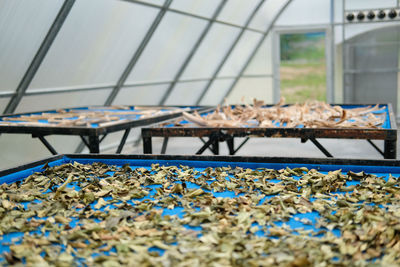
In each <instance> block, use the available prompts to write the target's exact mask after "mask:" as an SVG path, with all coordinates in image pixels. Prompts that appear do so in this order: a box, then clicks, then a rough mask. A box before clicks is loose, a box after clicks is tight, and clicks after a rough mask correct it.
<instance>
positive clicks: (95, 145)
mask: <svg viewBox="0 0 400 267" xmlns="http://www.w3.org/2000/svg"><path fill="white" fill-rule="evenodd" d="M138 106H140V107H146V108H152V107H154V108H163V107H165V108H171V107H177V108H186V107H191V108H197V109H196V110H197V111H200V112H202V111H206V110H210V109H211V107H208V106H151V105H138ZM96 107H108V106H86V107H71V108H63V109H81V108H96ZM54 111H55V110H45V111H35V112H25V113H16V114H6V115H2V116H0V119H1V118H4V117H10V116H20V115H31V114H37V113H43V112H54ZM193 111H194V109H193V110H191V111H190V112H193ZM181 115H182V113H181V112H177V113H174V114H165V115H162V114H161V115H157V116H153V117H148V118H144V119H138V120H128V121H123V122H121V123H115V124H112V125H108V126H102V127H86V126H62V127H60V126H59V127H57V126H23V125H0V134H2V133H7V134H31V135H32V138H38V139H39V140H40V141H41V142H42V143H43V145H44V146H45V147H46V148H47V149H48V150H49V151H50V152H51V153H52V154H53V155H56V154H58V153H57V151H56V150H55V148H54V147H53V146H52V145H51V144H50V143H49V142H48V141H47V139H46V138H45V137H46V136H49V135H75V136H79V137H80V138H81V140H82V142H83V143H84V144H85V145H86V147H87V148H88V149H89V152H90V153H100V143H101V142H102V141H103V140H104V138H106V136H107V135H108V134H109V133H113V132H118V131H124V135H123V136H122V138H121V141H120V143H119V145H118V148H117V150H116V153H117V154H119V153H121V151H122V149H123V147H124V145H125V143H126V140H127V138H128V136H129V133H130V131H131V128H136V127H141V126H148V125H151V124H155V123H160V122H162V121H165V120H169V119H173V118H177V117H179V116H181Z"/></svg>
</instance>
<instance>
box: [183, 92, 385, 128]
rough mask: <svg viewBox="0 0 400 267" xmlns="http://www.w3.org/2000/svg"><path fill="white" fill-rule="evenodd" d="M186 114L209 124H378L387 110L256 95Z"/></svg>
mask: <svg viewBox="0 0 400 267" xmlns="http://www.w3.org/2000/svg"><path fill="white" fill-rule="evenodd" d="M183 116H184V118H185V120H187V121H189V122H192V123H194V124H196V125H199V126H207V127H249V126H250V127H289V128H295V127H304V128H379V127H381V126H382V124H383V123H384V122H385V113H383V112H382V108H379V105H375V106H374V107H372V106H366V107H360V108H346V109H344V108H342V107H341V106H338V105H330V104H327V103H324V102H319V101H313V102H306V103H302V104H294V105H287V106H285V105H284V99H283V98H282V99H281V101H280V102H279V103H278V104H276V105H274V106H271V107H266V106H264V102H263V101H260V100H256V99H254V101H253V105H248V104H246V105H235V106H234V107H231V106H229V105H227V106H223V107H221V108H220V107H218V108H217V109H215V111H213V112H212V113H209V114H206V115H204V116H201V115H199V114H198V113H197V112H194V113H193V114H190V113H187V112H183ZM177 125H180V122H177ZM184 125H185V124H184ZM186 126H187V125H186Z"/></svg>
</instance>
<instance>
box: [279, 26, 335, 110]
mask: <svg viewBox="0 0 400 267" xmlns="http://www.w3.org/2000/svg"><path fill="white" fill-rule="evenodd" d="M275 36H276V38H275V40H276V42H275V46H276V50H278V51H279V53H276V54H275V55H276V56H275V60H276V63H277V64H275V70H274V71H275V75H276V76H275V77H276V78H277V77H279V78H278V79H276V81H275V92H274V94H275V97H274V98H275V101H278V100H279V99H280V98H281V97H284V99H285V103H288V104H294V103H304V102H305V101H309V100H311V101H312V100H318V101H325V102H332V99H333V95H332V88H333V86H332V85H331V81H332V80H331V78H330V77H332V74H331V67H330V65H331V58H332V57H329V54H330V52H331V51H330V49H331V44H330V35H329V34H327V31H326V30H325V29H323V30H321V29H319V30H313V31H311V32H310V31H292V32H291V31H278V32H277V34H276V35H275ZM276 50H275V51H276ZM278 51H277V52H278Z"/></svg>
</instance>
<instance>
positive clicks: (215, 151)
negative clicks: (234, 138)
mask: <svg viewBox="0 0 400 267" xmlns="http://www.w3.org/2000/svg"><path fill="white" fill-rule="evenodd" d="M211 149H212V152H213V154H214V155H219V140H218V139H217V138H216V139H215V140H214V141H213V142H212V144H211Z"/></svg>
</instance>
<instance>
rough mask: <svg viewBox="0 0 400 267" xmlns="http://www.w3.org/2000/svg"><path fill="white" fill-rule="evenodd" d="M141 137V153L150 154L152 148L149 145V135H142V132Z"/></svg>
mask: <svg viewBox="0 0 400 267" xmlns="http://www.w3.org/2000/svg"><path fill="white" fill-rule="evenodd" d="M142 138H143V153H144V154H151V153H152V152H153V148H152V145H151V136H144V135H143V134H142Z"/></svg>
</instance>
